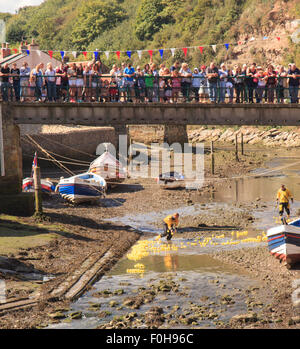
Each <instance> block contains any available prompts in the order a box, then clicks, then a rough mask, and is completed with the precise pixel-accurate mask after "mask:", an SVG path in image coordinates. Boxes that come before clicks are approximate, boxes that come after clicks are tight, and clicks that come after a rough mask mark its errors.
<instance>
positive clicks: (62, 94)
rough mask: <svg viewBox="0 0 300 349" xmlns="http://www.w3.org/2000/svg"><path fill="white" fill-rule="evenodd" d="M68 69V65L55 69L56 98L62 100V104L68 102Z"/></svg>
mask: <svg viewBox="0 0 300 349" xmlns="http://www.w3.org/2000/svg"><path fill="white" fill-rule="evenodd" d="M68 69H69V67H68V65H67V64H63V63H61V65H60V66H59V68H56V98H57V99H60V98H62V100H63V102H68V101H69V78H68Z"/></svg>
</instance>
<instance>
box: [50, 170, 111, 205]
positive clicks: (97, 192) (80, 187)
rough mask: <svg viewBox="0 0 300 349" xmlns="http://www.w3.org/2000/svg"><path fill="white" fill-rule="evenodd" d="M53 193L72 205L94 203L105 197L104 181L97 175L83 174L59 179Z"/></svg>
mask: <svg viewBox="0 0 300 349" xmlns="http://www.w3.org/2000/svg"><path fill="white" fill-rule="evenodd" d="M55 191H58V192H59V193H60V195H61V196H62V197H63V198H64V199H65V200H67V201H70V202H72V203H74V204H79V203H82V202H95V201H97V200H98V199H99V198H100V197H101V196H104V195H105V191H106V181H105V179H104V178H102V177H101V176H99V175H97V174H94V173H89V172H85V173H82V174H80V175H77V176H73V177H70V178H61V179H60V181H59V183H58V185H57V186H56V189H55Z"/></svg>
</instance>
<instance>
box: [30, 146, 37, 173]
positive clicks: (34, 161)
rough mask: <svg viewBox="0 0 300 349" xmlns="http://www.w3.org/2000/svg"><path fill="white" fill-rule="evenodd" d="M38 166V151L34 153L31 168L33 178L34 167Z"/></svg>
mask: <svg viewBox="0 0 300 349" xmlns="http://www.w3.org/2000/svg"><path fill="white" fill-rule="evenodd" d="M36 167H37V152H35V153H34V157H33V161H32V170H31V177H32V178H33V174H34V168H36Z"/></svg>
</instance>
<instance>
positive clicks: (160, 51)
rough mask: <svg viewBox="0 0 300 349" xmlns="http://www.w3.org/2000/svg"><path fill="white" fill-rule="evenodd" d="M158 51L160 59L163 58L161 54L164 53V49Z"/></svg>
mask: <svg viewBox="0 0 300 349" xmlns="http://www.w3.org/2000/svg"><path fill="white" fill-rule="evenodd" d="M159 53H160V57H161V59H163V55H164V50H162V49H161V50H159Z"/></svg>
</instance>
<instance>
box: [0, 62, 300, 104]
mask: <svg viewBox="0 0 300 349" xmlns="http://www.w3.org/2000/svg"><path fill="white" fill-rule="evenodd" d="M0 84H1V98H2V100H3V101H5V102H7V101H16V102H25V101H37V102H43V101H46V102H56V101H60V102H79V103H80V102H129V103H132V102H133V103H141V102H142V103H151V102H156V103H158V102H160V103H181V102H191V103H208V102H210V103H298V102H299V85H300V70H299V69H298V68H297V66H296V64H294V63H290V64H289V65H288V67H284V66H282V65H280V66H277V67H274V66H273V65H272V64H269V65H268V66H267V67H262V66H259V65H257V64H256V63H252V64H243V65H238V64H237V65H235V66H234V67H233V68H232V67H229V66H227V65H226V64H225V63H222V64H221V65H220V66H219V67H218V66H217V65H216V64H215V63H214V62H212V63H210V64H209V66H205V65H201V66H200V67H195V68H194V69H191V68H190V67H189V65H188V63H185V62H184V63H180V62H178V61H176V62H175V63H174V64H173V65H172V66H171V67H167V66H166V65H165V64H164V63H161V64H160V65H159V66H158V65H157V64H155V63H153V62H150V63H148V64H146V65H145V66H143V67H142V66H137V67H135V68H134V67H133V66H132V64H131V63H130V62H129V63H122V64H121V65H120V66H118V65H116V64H114V65H113V66H112V69H111V71H110V73H109V74H102V71H101V63H100V62H98V61H96V62H88V63H86V64H83V63H69V64H65V63H61V65H60V66H59V67H55V68H54V67H53V65H52V63H48V64H47V66H46V67H44V64H43V63H40V64H38V65H37V66H36V67H33V68H30V67H29V66H28V64H27V63H26V62H24V63H23V64H22V66H21V67H18V66H17V64H16V63H14V64H13V65H12V67H11V68H9V66H8V64H7V63H6V64H4V65H3V66H2V67H1V69H0Z"/></svg>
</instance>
